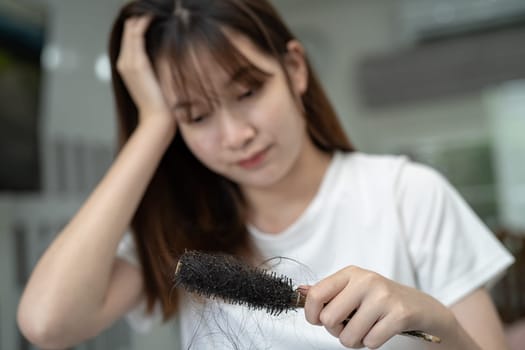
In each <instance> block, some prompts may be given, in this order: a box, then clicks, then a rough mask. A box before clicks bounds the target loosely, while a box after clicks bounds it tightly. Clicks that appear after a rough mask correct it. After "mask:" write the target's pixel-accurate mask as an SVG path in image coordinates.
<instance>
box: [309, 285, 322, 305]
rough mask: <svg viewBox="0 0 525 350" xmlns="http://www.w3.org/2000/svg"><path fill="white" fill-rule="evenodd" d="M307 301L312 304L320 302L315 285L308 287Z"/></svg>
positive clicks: (319, 295)
mask: <svg viewBox="0 0 525 350" xmlns="http://www.w3.org/2000/svg"><path fill="white" fill-rule="evenodd" d="M307 298H308V301H309V302H311V303H314V304H318V303H322V297H321V293H320V292H319V290H318V289H317V288H315V287H312V288H310V290H309V291H308V296H307Z"/></svg>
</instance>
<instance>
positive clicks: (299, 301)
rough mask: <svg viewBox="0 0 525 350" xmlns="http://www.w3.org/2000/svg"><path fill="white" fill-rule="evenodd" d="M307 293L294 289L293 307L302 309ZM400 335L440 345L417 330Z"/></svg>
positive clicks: (434, 338)
mask: <svg viewBox="0 0 525 350" xmlns="http://www.w3.org/2000/svg"><path fill="white" fill-rule="evenodd" d="M307 293H308V287H306V286H305V287H303V286H301V287H300V288H297V289H296V291H295V300H294V301H293V303H294V304H295V307H297V308H303V307H304V303H305V301H306V295H307ZM354 313H355V310H354V311H353V312H352V313H351V314H350V315H349V316H348V318H346V319H345V320H344V321H343V323H344V324H345V325H346V324H347V323H348V321H350V319H351V318H352V316H353V315H354ZM400 335H404V336H407V337H412V338H417V339H422V340H424V341H427V342H430V343H436V344H439V343H441V338H439V337H436V336H435V335H432V334H428V333H425V332H423V331H419V330H413V331H404V332H401V333H400Z"/></svg>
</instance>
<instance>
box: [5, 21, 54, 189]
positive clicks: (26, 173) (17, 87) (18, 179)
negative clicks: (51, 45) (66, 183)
mask: <svg viewBox="0 0 525 350" xmlns="http://www.w3.org/2000/svg"><path fill="white" fill-rule="evenodd" d="M43 43H44V35H43V28H42V27H40V26H38V25H36V24H33V23H25V22H22V21H20V20H15V19H14V18H11V17H7V16H6V15H3V14H1V13H0V106H1V107H0V162H1V165H0V192H35V191H39V190H40V188H41V184H40V156H39V134H40V133H39V131H40V127H39V117H38V116H39V112H40V111H39V109H40V86H41V77H42V71H41V67H40V55H41V52H42V47H43Z"/></svg>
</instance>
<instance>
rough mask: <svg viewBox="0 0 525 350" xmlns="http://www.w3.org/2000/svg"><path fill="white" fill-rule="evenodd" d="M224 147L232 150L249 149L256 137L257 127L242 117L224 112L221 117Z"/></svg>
mask: <svg viewBox="0 0 525 350" xmlns="http://www.w3.org/2000/svg"><path fill="white" fill-rule="evenodd" d="M220 120H221V131H222V145H223V147H226V148H229V149H231V150H239V149H243V148H245V147H247V146H248V145H249V144H250V142H251V141H252V140H253V138H254V137H255V135H256V133H257V131H256V129H255V127H254V126H253V125H252V124H251V123H250V122H249V121H248V120H247V119H246V118H243V117H242V116H236V115H233V114H232V113H231V112H228V111H226V110H223V111H222V113H221V116H220Z"/></svg>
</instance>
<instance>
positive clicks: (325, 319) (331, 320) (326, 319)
mask: <svg viewBox="0 0 525 350" xmlns="http://www.w3.org/2000/svg"><path fill="white" fill-rule="evenodd" d="M319 320H320V321H321V323H322V324H323V325H324V326H325V327H328V328H334V327H336V326H338V325H339V321H338V320H337V319H336V318H335V317H334V315H333V314H332V313H330V312H327V311H324V310H323V311H321V313H320V314H319Z"/></svg>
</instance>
